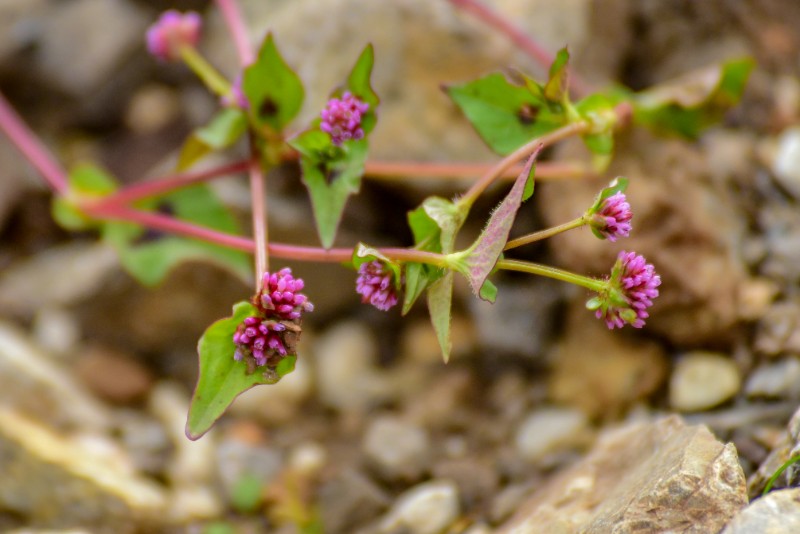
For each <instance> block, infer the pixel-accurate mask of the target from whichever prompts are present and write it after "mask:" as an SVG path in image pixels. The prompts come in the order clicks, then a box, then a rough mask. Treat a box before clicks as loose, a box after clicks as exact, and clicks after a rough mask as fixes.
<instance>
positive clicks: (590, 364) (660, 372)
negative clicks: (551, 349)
mask: <svg viewBox="0 0 800 534" xmlns="http://www.w3.org/2000/svg"><path fill="white" fill-rule="evenodd" d="M553 362H554V363H553V365H554V369H553V374H552V375H551V377H550V384H549V389H550V397H551V398H552V400H553V401H555V402H556V403H559V404H570V405H572V406H575V407H577V408H580V409H581V410H583V411H584V412H585V413H586V414H587V415H589V416H593V417H596V416H601V417H609V418H613V417H615V416H616V415H619V413H620V411H621V410H623V409H624V408H625V407H626V406H628V405H630V404H631V403H633V402H635V401H637V400H639V399H641V398H643V397H645V396H646V395H648V394H650V393H652V392H653V391H655V390H656V389H657V388H658V387H659V386H660V385H661V383H662V382H663V381H664V378H665V376H666V371H667V361H666V356H665V354H664V349H663V348H661V346H660V345H658V344H656V343H653V342H650V341H646V340H640V339H632V338H627V337H625V336H622V335H620V333H619V332H611V331H609V330H608V328H606V326H605V325H604V324H603V323H602V322H601V321H598V320H597V319H596V318H595V317H594V315H592V314H591V313H590V312H588V311H586V308H585V307H584V306H583V305H580V306H575V309H574V311H573V313H572V317H571V318H570V320H569V322H568V326H567V333H566V334H565V335H564V338H563V341H562V342H561V344H560V345H559V346H558V348H557V349H556V355H555V357H554V359H553Z"/></svg>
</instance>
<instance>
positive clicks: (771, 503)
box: [722, 488, 800, 534]
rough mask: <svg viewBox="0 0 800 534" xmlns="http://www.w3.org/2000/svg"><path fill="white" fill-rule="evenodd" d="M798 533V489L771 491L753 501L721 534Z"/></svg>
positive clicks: (799, 518)
mask: <svg viewBox="0 0 800 534" xmlns="http://www.w3.org/2000/svg"><path fill="white" fill-rule="evenodd" d="M790 532H800V488H792V489H786V490H780V491H773V492H770V493H768V494H767V495H765V496H764V497H761V498H760V499H756V500H755V501H753V502H752V503H751V504H750V506H748V507H747V508H745V509H744V510H742V511H741V512H740V513H739V514H738V515H737V516H736V517H735V518H734V519H733V521H731V522H730V523H729V524H728V526H727V527H725V530H723V531H722V534H788V533H790Z"/></svg>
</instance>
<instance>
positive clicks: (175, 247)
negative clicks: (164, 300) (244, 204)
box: [102, 184, 252, 286]
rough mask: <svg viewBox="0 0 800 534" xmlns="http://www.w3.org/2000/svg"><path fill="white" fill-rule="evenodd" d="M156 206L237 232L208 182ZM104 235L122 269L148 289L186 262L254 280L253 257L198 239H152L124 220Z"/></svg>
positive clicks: (105, 228) (107, 227)
mask: <svg viewBox="0 0 800 534" xmlns="http://www.w3.org/2000/svg"><path fill="white" fill-rule="evenodd" d="M156 202H157V203H158V204H157V205H158V207H160V208H162V209H164V210H166V211H169V212H171V213H172V214H173V215H174V216H175V217H176V218H177V219H180V220H183V221H187V222H191V223H194V224H198V225H202V226H206V227H208V228H212V229H214V230H219V231H221V232H226V233H231V234H235V233H237V231H238V225H237V224H236V221H235V219H234V218H233V217H232V216H231V215H230V213H228V211H227V210H226V209H225V207H224V206H223V205H222V204H221V203H220V202H219V200H217V198H216V197H215V196H214V195H213V193H212V192H211V190H210V189H209V188H208V187H207V186H206V185H205V184H198V185H194V186H191V187H187V188H184V189H181V190H178V191H174V192H172V193H169V194H167V195H164V196H162V197H160V199H159V200H158V201H156ZM149 207H150V208H151V209H152V208H154V207H156V206H155V205H151V206H149ZM102 235H103V239H104V240H105V241H106V242H108V243H110V244H111V245H112V246H113V247H114V248H115V249H116V250H117V253H118V254H119V257H120V261H121V263H122V266H123V267H124V268H125V269H126V270H127V271H128V272H129V273H130V274H131V276H133V277H134V278H136V279H137V280H138V281H139V282H140V283H141V284H143V285H145V286H155V285H157V284H159V283H160V282H162V281H163V280H164V278H165V277H166V276H167V275H168V274H169V272H170V271H171V270H172V269H174V268H175V267H177V266H178V265H179V264H181V263H183V262H186V261H206V262H210V263H213V264H216V265H219V266H220V267H223V268H226V269H228V270H230V271H231V272H233V273H234V274H236V275H237V276H239V277H241V278H242V279H243V280H249V279H250V278H251V276H252V275H251V265H250V256H249V254H246V253H244V252H241V251H238V250H233V249H230V248H227V247H223V246H220V245H215V244H212V243H208V242H206V241H201V240H199V239H191V238H186V237H178V236H171V235H167V236H163V235H158V234H157V235H155V236H152V237H151V236H149V235H148V234H147V233H145V231H144V229H143V228H142V227H140V226H138V225H135V224H131V223H123V222H107V223H105V224H104V225H103V231H102Z"/></svg>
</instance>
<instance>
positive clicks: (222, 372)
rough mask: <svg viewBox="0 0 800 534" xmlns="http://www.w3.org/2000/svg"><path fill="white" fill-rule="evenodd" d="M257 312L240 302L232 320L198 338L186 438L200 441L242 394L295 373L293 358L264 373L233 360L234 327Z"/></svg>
mask: <svg viewBox="0 0 800 534" xmlns="http://www.w3.org/2000/svg"><path fill="white" fill-rule="evenodd" d="M256 313H257V312H256V308H255V307H254V306H253V305H252V304H250V303H249V302H239V303H237V304H235V305H234V307H233V315H232V316H231V317H228V318H225V319H220V320H219V321H217V322H215V323H214V324H212V325H211V326H209V327H208V329H206V331H205V333H203V337H201V338H200V342H199V343H198V344H197V352H198V354H199V357H200V375H199V378H198V380H197V386H196V387H195V390H194V394H193V395H192V402H191V404H190V405H189V416H188V418H187V421H186V436H187V437H188V438H189V439H191V440H196V439H199V438H200V437H201V436H203V434H205V433H206V432H208V430H209V429H211V427H212V426H213V425H214V423H215V422H216V421H217V419H219V418H220V417H221V416H222V414H223V413H224V412H225V410H226V409H227V408H228V406H230V405H231V403H232V402H233V401H234V399H235V398H236V397H238V396H239V395H240V394H241V393H244V392H245V391H247V390H248V389H250V388H252V387H253V386H256V385H258V384H274V383H275V382H277V381H278V380H280V379H281V378H282V377H283V376H285V375H286V374H288V373H290V372H291V371H292V370H294V363H295V361H296V359H297V357H296V356H295V355H291V356H287V357H286V358H284V359H283V360H282V361H281V362H280V364H279V365H278V367H277V368H276V369H275V371H274V372H266V373H265V372H260V371H259V370H256V372H254V373H250V374H248V371H247V364H246V363H245V362H243V361H236V360H234V359H233V353H234V350H235V346H234V343H233V334H234V333H235V332H236V327H238V326H239V324H240V323H241V322H242V321H244V319H245V318H246V317H248V316H250V315H255V314H256Z"/></svg>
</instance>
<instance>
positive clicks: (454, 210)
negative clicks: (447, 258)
mask: <svg viewBox="0 0 800 534" xmlns="http://www.w3.org/2000/svg"><path fill="white" fill-rule="evenodd" d="M422 209H423V210H424V211H425V214H426V215H427V216H428V217H430V219H431V220H433V221H434V222H435V223H436V225H437V226H438V227H439V230H440V234H439V241H440V243H441V249H440V250H441V252H443V253H445V254H449V253H450V252H453V247H454V245H455V240H456V234H457V233H458V231H459V230H460V229H461V226H462V225H463V224H464V220H465V219H466V218H467V214H468V213H469V207H468V206H465V205H461V204H456V203H453V202H450V201H449V200H445V199H443V198H441V197H428V198H426V199H425V200H424V201H423V202H422Z"/></svg>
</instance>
